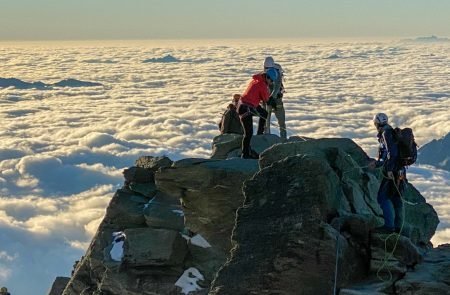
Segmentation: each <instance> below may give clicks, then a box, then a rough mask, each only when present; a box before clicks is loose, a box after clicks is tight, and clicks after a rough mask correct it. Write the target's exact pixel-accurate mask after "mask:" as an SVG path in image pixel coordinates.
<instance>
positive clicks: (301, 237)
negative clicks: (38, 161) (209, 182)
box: [210, 139, 438, 295]
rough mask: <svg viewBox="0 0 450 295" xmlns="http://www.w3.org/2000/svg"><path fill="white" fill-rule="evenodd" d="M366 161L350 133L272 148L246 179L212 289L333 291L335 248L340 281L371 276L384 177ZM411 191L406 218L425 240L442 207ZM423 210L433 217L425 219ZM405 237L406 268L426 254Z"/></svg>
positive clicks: (399, 257)
mask: <svg viewBox="0 0 450 295" xmlns="http://www.w3.org/2000/svg"><path fill="white" fill-rule="evenodd" d="M367 163H368V157H367V155H366V154H365V153H364V152H363V151H362V150H361V149H360V148H359V147H358V146H357V145H356V144H354V143H353V142H352V141H351V140H345V139H321V140H309V141H306V142H292V143H287V144H279V145H275V146H274V147H272V148H270V149H268V150H266V151H265V152H264V153H263V154H262V155H261V159H260V166H261V170H260V171H259V172H258V173H257V174H256V175H255V176H254V177H253V178H252V179H251V180H249V181H247V182H246V183H245V186H244V194H245V197H246V199H245V202H244V205H243V206H242V208H240V209H239V210H238V212H237V217H236V227H235V229H234V231H233V236H232V240H233V245H234V247H233V249H232V251H231V258H230V259H229V260H228V261H227V263H226V264H225V265H224V266H223V268H222V269H221V270H220V271H219V273H218V274H217V276H216V279H215V280H214V282H213V284H212V286H211V292H210V294H215V295H218V294H332V293H333V290H334V286H333V285H334V275H335V271H334V269H335V265H336V264H335V263H336V254H335V253H336V251H337V250H336V249H337V248H338V253H339V260H338V276H337V288H342V287H344V286H348V285H351V284H352V283H354V282H358V281H360V280H362V279H363V278H365V277H367V276H368V275H369V272H370V271H371V259H370V255H371V244H374V240H373V238H372V237H371V235H370V232H369V229H370V228H373V227H375V226H376V225H380V224H381V223H382V219H381V216H382V213H381V211H380V208H379V206H378V205H377V203H376V192H377V190H378V186H379V180H378V178H377V177H376V175H375V174H374V173H373V172H371V171H368V170H367V169H366V168H365V167H366V166H367ZM408 194H409V195H410V196H409V198H410V201H411V200H414V202H416V203H417V204H416V205H415V206H413V207H412V208H411V209H409V211H410V212H413V213H414V214H413V213H410V214H409V215H408V216H407V221H406V225H407V226H409V227H410V228H414V229H415V241H414V243H417V244H418V245H421V246H425V245H427V244H428V243H429V238H431V236H432V233H434V231H435V229H436V226H437V224H438V219H437V215H436V213H435V212H434V210H433V209H432V208H431V206H429V205H428V204H426V203H425V201H424V200H423V198H421V197H420V196H417V195H416V194H417V191H415V190H413V189H411V190H410V191H409V192H408ZM406 198H408V196H406ZM422 212H426V215H427V216H428V218H429V220H430V222H429V223H428V224H426V225H424V222H423V219H421V217H422ZM424 214H425V213H424ZM416 218H417V219H416ZM395 236H396V237H399V236H398V235H395ZM399 239H400V243H399V244H400V246H398V247H397V250H396V252H394V258H395V259H396V261H398V263H399V264H400V265H401V266H402V267H403V268H402V270H403V271H404V272H406V268H407V267H408V266H412V265H415V264H417V263H418V262H420V260H421V254H420V252H419V251H418V250H417V248H416V246H415V245H414V244H413V243H412V242H411V240H409V239H407V238H403V237H402V238H399ZM337 241H339V243H337ZM338 245H339V246H338ZM382 247H384V244H383V245H375V248H376V249H379V248H382ZM372 263H373V262H372ZM404 272H403V273H404Z"/></svg>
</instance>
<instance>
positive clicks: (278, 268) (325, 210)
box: [64, 135, 450, 295]
mask: <svg viewBox="0 0 450 295" xmlns="http://www.w3.org/2000/svg"><path fill="white" fill-rule="evenodd" d="M240 138H241V137H240V136H239V135H222V136H219V137H216V138H215V139H214V143H213V158H214V159H184V160H181V161H177V162H172V161H171V160H170V159H168V158H166V157H161V158H153V157H142V158H140V159H138V161H137V162H136V166H135V167H132V168H130V169H128V170H126V171H125V176H126V184H125V185H124V187H123V188H122V189H120V190H118V191H117V193H116V194H115V195H114V197H113V198H112V200H111V203H110V205H109V207H108V209H107V212H106V215H105V218H104V220H103V222H102V223H101V224H100V226H99V229H98V231H97V233H96V235H95V237H94V239H93V241H92V243H91V245H90V247H89V249H88V250H87V253H86V255H85V256H84V257H83V259H82V260H81V261H80V262H79V263H78V264H77V266H76V268H75V270H74V274H73V276H72V278H71V280H70V282H69V284H68V285H67V287H66V289H65V291H64V294H70V295H72V294H85V295H86V294H130V295H133V294H180V293H184V294H211V295H212V294H216V295H218V294H332V293H333V292H334V291H339V290H340V292H341V294H363V293H358V292H363V291H361V290H367V289H364V288H366V287H369V286H370V287H372V288H375V289H373V290H377V291H376V292H378V293H373V294H404V293H399V291H398V290H405V292H406V290H407V292H410V291H409V290H411V289H412V288H414V286H416V285H417V284H418V282H419V281H420V282H422V283H423V288H422V287H421V288H422V289H421V290H445V289H442V288H443V287H448V286H449V281H448V275H449V272H448V271H446V272H442V274H438V273H433V272H432V271H430V269H431V268H432V269H443V268H444V267H446V266H447V264H446V262H445V261H443V260H442V261H441V260H439V258H438V257H446V255H450V251H448V250H449V249H448V247H447V248H445V247H442V248H438V249H431V243H430V242H429V241H430V238H431V237H432V236H433V234H434V232H435V230H436V226H437V224H438V222H439V220H438V218H437V214H436V212H435V211H434V210H433V208H432V207H431V206H430V205H429V204H427V203H426V201H425V199H424V198H423V197H422V196H421V195H420V193H419V192H418V191H417V190H416V189H414V188H413V187H412V185H408V189H407V191H406V193H405V195H404V198H405V200H407V201H408V203H409V205H405V216H406V218H405V224H404V226H403V231H402V235H399V234H391V235H387V234H375V233H371V231H370V229H371V228H373V227H376V226H378V225H380V224H382V220H383V219H382V212H381V210H380V208H379V206H378V204H377V202H376V192H377V190H378V186H379V182H380V175H378V173H377V171H371V170H369V169H368V168H367V163H368V160H369V159H368V157H367V155H366V154H365V153H364V151H363V150H362V149H361V148H360V147H359V146H357V145H356V144H355V143H354V142H353V141H351V140H349V139H318V140H312V139H304V138H296V139H295V138H292V139H290V140H289V141H288V142H287V143H281V141H280V140H279V138H278V137H277V136H274V135H268V136H255V137H254V139H253V141H252V146H253V147H254V148H255V150H257V152H260V153H261V152H262V153H261V156H260V160H259V161H256V160H244V159H240V158H237V157H233V156H236V155H237V154H238V152H239V151H238V150H239V146H240ZM430 251H431V252H432V253H434V254H426V253H427V252H430ZM433 251H434V252H433ZM436 251H438V252H436ZM422 261H425V262H424V263H422ZM432 265H434V266H435V267H437V268H433V267H432ZM420 272H428V273H430V274H428V275H426V276H421V275H420V274H419V273H420ZM446 275H447V276H446ZM377 277H379V278H382V279H381V280H380V279H379V278H377ZM386 277H388V278H389V280H386V281H383V278H386ZM422 277H423V278H424V280H425V281H421V279H420V278H422ZM433 288H434V289H433ZM439 288H441V289H439ZM423 292H425V291H423ZM366 294H368V293H366ZM411 294H415V293H411ZM417 294H425V293H417ZM442 294H445V293H442Z"/></svg>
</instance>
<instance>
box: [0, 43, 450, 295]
mask: <svg viewBox="0 0 450 295" xmlns="http://www.w3.org/2000/svg"><path fill="white" fill-rule="evenodd" d="M169 54H170V55H171V56H173V57H174V58H175V59H176V60H178V61H180V62H176V61H175V62H164V60H162V58H163V57H164V56H167V55H169ZM266 55H272V56H273V57H274V58H275V61H276V62H278V63H280V64H281V65H282V66H283V69H284V70H285V74H286V81H285V86H286V90H287V93H286V94H285V99H284V102H285V108H286V111H287V113H286V118H287V127H288V129H289V130H288V136H291V135H299V136H306V137H317V138H318V137H349V138H352V139H353V140H355V141H356V142H357V143H358V144H360V145H361V146H362V147H363V148H364V149H365V150H366V151H367V152H368V153H369V154H370V155H371V156H374V155H375V151H376V147H377V144H376V137H375V135H376V131H375V130H374V127H373V124H372V122H371V118H372V117H373V115H374V114H375V113H377V112H380V111H383V112H386V113H387V114H388V115H389V116H390V118H391V119H392V122H393V125H399V126H401V127H405V126H408V127H411V128H413V130H414V133H415V135H416V139H417V141H418V143H419V145H423V144H425V143H427V142H428V141H430V140H431V139H434V138H440V137H442V136H444V135H446V134H447V133H448V132H450V111H449V109H450V99H449V98H450V89H449V87H448V77H449V76H450V67H449V66H448V65H449V63H450V45H449V44H426V45H424V44H411V43H409V44H402V43H395V42H386V43H382V42H378V43H375V42H365V43H364V42H346V43H344V42H340V43H339V42H335V43H330V42H328V43H311V42H310V43H302V42H299V41H283V42H279V41H276V40H274V41H271V43H268V42H262V41H261V42H259V41H239V42H237V41H236V42H235V41H201V42H195V43H194V42H188V41H184V42H170V41H167V42H159V43H156V42H126V43H125V42H110V43H95V42H85V43H73V42H67V43H60V44H54V43H38V44H31V43H17V44H14V43H3V44H2V46H0V59H1V62H2V67H0V78H17V79H20V80H22V81H27V82H36V81H42V82H44V83H46V84H52V83H55V82H58V81H61V80H65V79H77V80H80V81H88V82H96V83H101V84H102V85H103V86H94V87H57V88H53V89H44V90H42V89H41V90H39V89H16V88H14V87H8V88H0V123H1V124H0V126H1V128H0V139H1V140H0V284H1V283H4V284H5V285H7V286H8V287H9V288H10V289H11V291H12V293H13V294H15V295H21V294H32V293H33V292H36V290H38V291H39V292H38V293H39V294H41V293H42V294H44V293H45V291H46V290H47V288H49V287H50V284H51V282H52V280H53V279H54V277H56V276H57V275H69V274H70V270H71V267H72V264H73V262H74V261H75V260H77V259H79V258H80V256H81V255H82V254H83V252H84V249H86V247H87V245H88V243H89V241H90V239H91V237H92V235H93V234H94V233H95V230H96V228H97V225H98V223H99V222H100V221H101V218H102V217H103V214H104V211H105V209H106V207H107V204H108V202H109V200H110V198H111V196H112V194H113V192H114V191H115V190H116V188H117V184H119V183H121V182H122V181H123V180H122V175H121V171H122V169H123V168H125V167H129V166H131V165H133V163H134V160H136V158H138V157H139V156H140V155H168V156H170V157H171V158H172V159H180V158H182V157H208V156H209V153H210V150H211V141H212V138H213V137H214V136H215V135H217V134H218V128H217V122H218V121H219V119H220V113H221V112H223V111H224V110H225V108H226V106H227V104H228V103H229V101H230V100H231V97H232V95H233V94H234V93H242V92H243V91H244V89H245V86H246V84H247V82H248V80H249V79H250V77H251V74H253V73H255V72H257V71H259V70H261V67H262V62H263V60H264V57H265V56H266ZM149 60H158V61H161V60H162V62H146V63H144V61H149ZM273 120H275V118H273ZM255 121H256V120H255ZM273 122H274V123H275V121H273ZM272 128H273V129H272V130H273V131H274V133H278V130H277V128H276V127H272ZM409 179H410V182H411V183H413V184H414V185H415V186H416V187H417V188H418V189H419V190H420V191H421V192H422V193H423V195H424V196H425V197H426V198H427V200H429V201H430V202H431V203H432V204H433V206H434V207H435V209H436V210H437V212H438V213H439V216H440V219H441V225H440V227H439V231H438V233H437V234H436V236H435V237H434V239H433V242H434V243H435V244H438V243H443V242H450V207H449V206H447V205H446V203H448V200H449V198H450V191H449V189H448V188H449V182H450V180H449V179H450V176H449V174H448V173H447V172H443V171H440V170H436V169H434V168H432V167H428V166H420V167H417V168H414V169H410V173H409ZM23 282H27V284H23ZM30 292H31V293H30Z"/></svg>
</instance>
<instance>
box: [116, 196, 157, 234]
mask: <svg viewBox="0 0 450 295" xmlns="http://www.w3.org/2000/svg"><path fill="white" fill-rule="evenodd" d="M148 201H149V198H146V197H144V196H141V195H139V194H136V193H134V192H133V191H129V190H124V189H122V190H119V191H117V193H116V194H115V195H114V197H113V198H112V199H111V202H110V205H109V208H110V209H111V210H109V212H108V214H109V217H110V218H111V220H112V221H113V222H114V223H115V224H116V225H119V226H120V227H121V228H122V229H123V228H130V227H131V228H134V227H142V226H144V225H145V217H144V214H143V211H144V206H145V204H147V202H148Z"/></svg>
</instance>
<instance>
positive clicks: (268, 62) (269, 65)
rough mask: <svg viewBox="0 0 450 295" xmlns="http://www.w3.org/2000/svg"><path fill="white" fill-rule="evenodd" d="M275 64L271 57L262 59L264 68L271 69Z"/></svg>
mask: <svg viewBox="0 0 450 295" xmlns="http://www.w3.org/2000/svg"><path fill="white" fill-rule="evenodd" d="M274 64H275V61H274V60H273V57H271V56H268V57H266V59H264V64H263V65H264V68H273V66H274Z"/></svg>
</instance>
